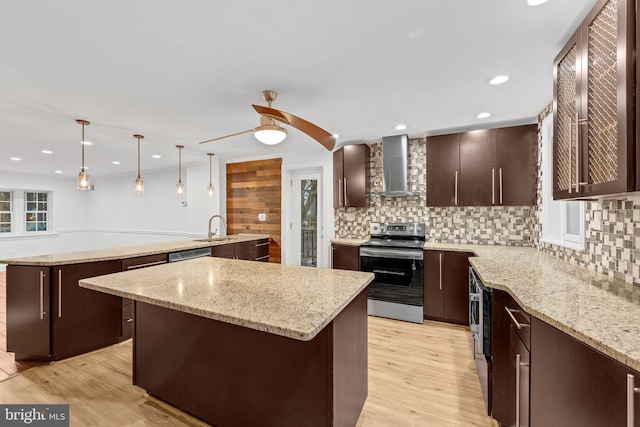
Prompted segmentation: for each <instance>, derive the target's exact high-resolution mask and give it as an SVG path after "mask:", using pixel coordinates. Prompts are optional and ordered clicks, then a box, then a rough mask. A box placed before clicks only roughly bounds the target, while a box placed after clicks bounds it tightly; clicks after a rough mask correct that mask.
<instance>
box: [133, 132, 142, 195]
mask: <svg viewBox="0 0 640 427" xmlns="http://www.w3.org/2000/svg"><path fill="white" fill-rule="evenodd" d="M133 137H134V138H136V139H137V140H138V177H137V178H136V180H135V181H134V186H133V191H135V192H136V193H138V194H142V193H144V181H143V180H142V178H140V140H141V139H144V136H142V135H133Z"/></svg>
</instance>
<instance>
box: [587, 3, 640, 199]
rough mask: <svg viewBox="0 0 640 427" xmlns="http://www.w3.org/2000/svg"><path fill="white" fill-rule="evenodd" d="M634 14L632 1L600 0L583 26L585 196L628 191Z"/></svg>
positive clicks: (630, 185) (631, 151)
mask: <svg viewBox="0 0 640 427" xmlns="http://www.w3.org/2000/svg"><path fill="white" fill-rule="evenodd" d="M634 19H635V13H634V2H633V1H629V0H600V1H599V2H598V3H597V5H596V6H595V7H594V9H593V10H592V11H591V13H590V14H589V15H588V16H587V18H586V20H585V23H584V27H583V30H582V31H583V32H582V40H583V42H585V43H584V46H583V54H584V57H583V61H582V64H583V66H584V67H585V68H586V69H584V68H583V70H582V81H581V87H582V88H583V90H582V94H581V95H582V97H583V99H582V112H581V116H580V118H581V119H586V126H582V128H583V129H581V131H582V133H581V134H580V138H581V141H584V142H583V143H582V144H581V149H584V152H583V153H581V156H582V159H581V161H582V168H581V177H580V179H581V182H584V183H585V184H584V186H583V189H582V194H583V195H584V196H589V195H602V194H612V193H619V192H625V191H632V190H633V185H634V182H633V179H634V171H633V167H634V158H633V156H634V145H635V140H634V137H633V87H634V82H633V80H632V78H633V75H634V74H633V66H634V64H633V61H632V59H633V46H634V41H635V40H634V38H635V34H634V32H633V29H634ZM581 185H582V184H581Z"/></svg>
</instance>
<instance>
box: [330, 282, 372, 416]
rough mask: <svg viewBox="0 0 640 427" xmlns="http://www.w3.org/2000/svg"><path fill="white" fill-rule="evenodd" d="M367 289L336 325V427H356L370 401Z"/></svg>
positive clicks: (334, 343) (334, 405)
mask: <svg viewBox="0 0 640 427" xmlns="http://www.w3.org/2000/svg"><path fill="white" fill-rule="evenodd" d="M367 319H368V317H367V289H366V288H365V290H364V291H362V292H361V293H360V295H358V297H357V298H356V299H354V300H353V301H352V302H351V303H350V304H349V306H348V307H347V308H346V309H345V310H343V311H342V313H340V314H339V315H338V316H337V317H336V318H335V319H334V320H333V322H332V333H333V412H334V424H333V425H334V426H355V425H356V423H357V421H358V418H359V417H360V413H361V412H362V407H363V406H364V402H365V400H366V399H367V394H368V391H369V385H368V351H367V349H368V347H367V346H368V321H367Z"/></svg>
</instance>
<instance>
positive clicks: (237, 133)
mask: <svg viewBox="0 0 640 427" xmlns="http://www.w3.org/2000/svg"><path fill="white" fill-rule="evenodd" d="M249 132H253V129H249V130H243V131H242V132H236V133H232V134H231V135H225V136H219V137H217V138H213V139H207V140H206V141H202V142H199V143H198V144H206V143H207V142H213V141H217V140H219V139H225V138H231V137H232V136H236V135H242V134H243V133H249Z"/></svg>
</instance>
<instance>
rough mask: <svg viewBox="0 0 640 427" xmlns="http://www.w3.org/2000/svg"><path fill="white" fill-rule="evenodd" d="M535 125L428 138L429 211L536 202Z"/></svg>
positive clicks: (531, 203)
mask: <svg viewBox="0 0 640 427" xmlns="http://www.w3.org/2000/svg"><path fill="white" fill-rule="evenodd" d="M537 146H538V144H537V126H536V125H523V126H513V127H507V128H498V129H487V130H476V131H469V132H463V133H457V134H450V135H440V136H434V137H428V138H427V174H426V175H427V196H426V199H427V206H528V205H535V202H536V176H537V166H536V165H537Z"/></svg>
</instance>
